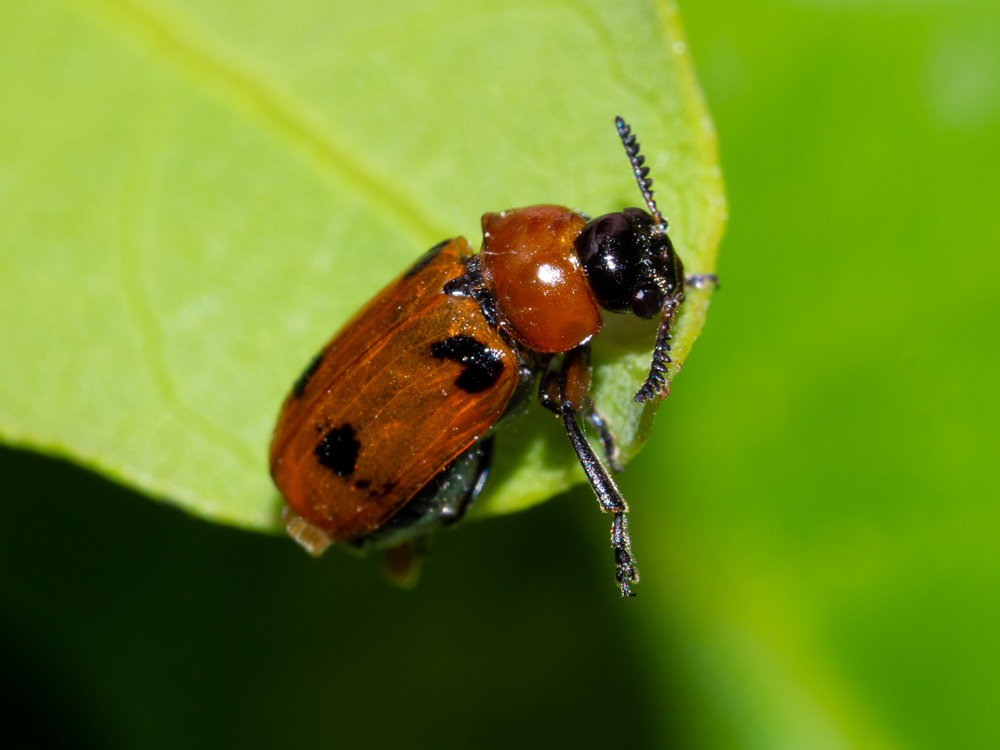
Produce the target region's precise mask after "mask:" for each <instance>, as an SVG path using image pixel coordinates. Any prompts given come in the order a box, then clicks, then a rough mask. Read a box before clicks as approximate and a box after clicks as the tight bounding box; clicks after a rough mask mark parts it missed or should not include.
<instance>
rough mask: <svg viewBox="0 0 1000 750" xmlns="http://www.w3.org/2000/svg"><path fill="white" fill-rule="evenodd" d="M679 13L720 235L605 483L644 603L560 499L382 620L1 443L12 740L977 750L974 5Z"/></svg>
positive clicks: (987, 297)
mask: <svg viewBox="0 0 1000 750" xmlns="http://www.w3.org/2000/svg"><path fill="white" fill-rule="evenodd" d="M681 10H682V12H683V18H684V22H685V26H686V29H687V33H688V43H689V47H690V50H691V52H692V54H693V56H694V59H695V61H696V63H697V67H698V73H699V76H700V80H701V82H702V85H703V87H704V89H705V93H706V97H707V99H708V103H709V106H710V108H711V111H712V114H713V116H714V118H715V120H716V126H717V129H718V132H719V138H720V144H721V149H722V163H723V170H724V174H725V177H726V181H727V186H728V195H729V199H730V205H731V212H730V223H729V229H728V233H727V237H726V240H725V241H724V244H723V248H722V253H721V256H720V258H721V260H720V268H719V271H720V274H721V275H722V277H723V289H722V291H721V292H720V293H719V294H718V295H717V296H716V297H715V299H714V301H713V307H712V310H711V313H710V315H709V317H708V324H707V327H706V330H705V333H704V334H703V336H702V338H701V339H700V340H699V342H698V345H697V346H696V347H695V349H694V352H693V355H692V357H691V358H690V359H689V360H688V362H687V364H686V366H685V369H684V371H683V373H682V374H681V375H680V376H679V377H678V378H677V379H676V381H675V384H674V388H673V393H672V395H671V396H670V398H669V399H668V400H667V402H666V404H665V406H664V408H663V409H662V410H661V412H660V414H659V417H658V420H657V429H656V430H655V431H654V434H653V437H652V439H651V440H650V442H649V444H648V445H647V447H646V449H645V450H644V452H643V453H641V454H640V456H639V458H638V459H636V460H635V461H634V462H633V463H632V464H631V465H630V466H629V467H628V470H627V471H626V472H625V474H624V475H622V478H621V482H620V483H621V485H622V488H623V491H624V493H625V495H626V497H628V498H630V499H631V503H632V507H633V532H634V537H635V542H634V543H635V549H636V551H637V552H638V554H639V560H640V563H641V566H642V572H643V578H644V583H643V584H642V585H641V586H640V588H639V591H640V596H639V597H638V598H637V599H635V600H632V601H626V602H623V601H620V600H619V599H618V598H617V597H616V596H615V595H614V590H613V588H612V587H611V586H610V584H609V582H608V580H607V579H608V569H607V568H608V559H607V558H608V552H607V549H606V548H605V544H606V535H607V523H606V519H605V518H604V517H601V516H600V515H599V514H598V513H597V512H596V508H595V503H594V501H593V499H592V497H591V495H590V492H589V490H587V489H586V488H579V489H578V490H576V491H574V492H572V493H570V494H568V495H566V496H563V497H560V498H557V499H555V500H553V501H551V502H548V503H546V504H544V505H542V506H540V507H537V508H535V509H533V510H531V511H529V512H526V513H522V514H517V515H513V516H506V517H503V518H498V519H493V520H490V521H488V522H482V523H472V524H468V525H467V526H465V527H464V528H463V529H462V530H461V532H460V533H454V534H447V535H443V536H442V537H441V538H440V539H439V540H438V542H437V544H435V546H434V548H433V550H432V555H431V557H430V558H429V560H428V561H427V564H426V567H425V571H424V576H423V579H422V581H421V583H420V585H419V586H418V587H417V589H415V590H414V591H411V592H400V591H396V590H393V589H390V588H388V587H387V586H385V585H384V584H383V583H382V581H381V579H380V575H379V572H378V570H377V566H375V565H373V564H370V563H366V562H364V561H359V560H355V559H353V558H351V557H349V556H346V555H336V554H333V555H329V556H328V557H327V558H325V559H324V560H323V561H322V563H320V564H317V563H315V562H314V561H312V560H311V559H309V558H307V557H306V556H305V555H303V554H302V553H301V552H300V551H299V550H298V549H297V548H295V547H294V546H293V545H291V544H289V543H288V542H287V541H286V540H284V539H281V538H269V537H265V536H258V535H254V534H249V533H244V532H240V531H237V530H234V529H231V528H226V527H221V526H215V525H211V524H208V523H204V522H200V521H196V520H194V519H192V518H189V517H187V516H185V515H183V514H181V513H179V512H177V511H174V510H171V509H170V508H167V507H163V506H160V505H156V504H153V503H150V502H147V501H145V500H144V499H143V498H141V497H139V496H137V495H133V494H131V493H129V492H128V491H126V490H124V489H121V488H119V487H117V486H115V485H113V484H110V483H109V482H107V481H105V480H103V479H100V478H98V477H96V476H94V475H91V474H89V473H87V472H85V471H82V470H79V469H76V468H73V467H71V466H68V465H65V464H62V463H59V462H56V461H53V460H50V459H46V458H42V457H38V456H34V455H31V454H27V453H20V452H14V451H8V450H5V451H3V452H2V453H0V476H2V477H3V482H4V494H5V496H6V498H5V500H6V501H5V502H3V503H0V677H2V679H3V680H4V682H6V683H7V684H6V685H4V686H3V687H4V688H5V689H4V693H6V694H7V695H12V696H15V699H13V700H8V701H6V702H5V703H4V706H3V708H2V709H0V711H2V712H3V714H4V721H5V725H6V726H7V727H8V728H10V727H15V726H24V727H30V728H31V729H32V730H33V731H34V732H35V737H36V738H38V739H39V741H40V740H41V739H44V738H46V737H47V738H48V739H51V740H53V741H56V742H59V743H61V744H63V745H67V746H70V745H71V746H73V747H112V748H119V747H120V748H126V747H127V748H132V747H142V748H157V747H163V748H168V747H169V748H173V747H179V746H194V747H202V746H237V745H239V746H243V747H269V746H282V747H316V746H327V745H330V746H338V747H362V746H367V747H370V746H375V747H393V746H405V747H436V748H437V747H469V746H475V747H509V746H512V745H515V744H516V745H519V746H529V747H536V746H537V747H540V746H549V745H558V746H580V747H591V746H598V745H608V744H610V743H618V744H619V745H620V746H623V747H625V746H628V747H684V748H717V747H754V748H779V747H785V748H841V747H843V748H849V747H870V748H885V747H908V748H909V747H912V748H944V747H947V748H956V747H963V748H984V747H996V746H1000V705H998V704H1000V697H998V696H1000V685H998V677H997V676H998V675H1000V648H998V645H997V633H998V631H1000V604H998V595H997V583H998V573H1000V551H998V548H1000V545H998V543H997V540H998V538H1000V509H998V503H997V501H998V498H1000V488H998V486H997V484H998V482H997V478H996V477H997V472H996V470H995V468H994V467H993V466H991V463H992V461H993V460H996V457H997V456H998V455H1000V445H998V439H997V427H996V425H997V417H998V410H997V400H998V399H997V389H996V381H997V375H996V372H997V366H998V359H1000V357H998V351H1000V348H998V346H997V338H998V337H997V333H996V326H997V323H998V316H997V311H998V301H997V297H998V296H997V294H996V292H995V291H994V290H993V289H992V282H993V279H994V277H995V276H996V271H997V267H998V265H1000V260H998V250H1000V221H998V219H997V215H998V208H997V207H998V205H1000V188H998V184H1000V181H998V179H997V177H996V174H995V169H996V167H997V165H998V164H1000V9H998V7H997V4H996V2H993V1H990V2H987V1H986V0H953V1H952V2H945V1H944V0H941V1H937V2H936V1H935V0H921V1H919V2H918V1H917V0H913V2H904V0H873V1H871V2H864V1H863V0H841V1H839V2H838V1H837V0H798V1H796V2H792V1H791V0H786V1H785V2H768V3H740V2H735V0H730V1H728V2H724V1H722V0H715V1H712V2H709V1H708V0H701V1H698V0H690V1H689V2H685V3H684V4H683V5H682V6H681ZM637 75H641V73H637ZM646 137H647V138H648V136H646ZM679 435H683V439H680V438H679V437H678V436H679ZM39 509H44V515H45V516H46V521H45V524H44V525H41V524H40V523H39V521H38V519H39V516H40V515H41V514H40V512H39ZM525 550H530V554H526V553H525ZM8 731H11V730H8Z"/></svg>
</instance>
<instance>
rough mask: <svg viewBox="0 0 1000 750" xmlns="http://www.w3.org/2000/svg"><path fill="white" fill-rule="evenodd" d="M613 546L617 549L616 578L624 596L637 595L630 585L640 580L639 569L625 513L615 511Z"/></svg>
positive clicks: (612, 534) (612, 526)
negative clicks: (633, 557) (633, 556)
mask: <svg viewBox="0 0 1000 750" xmlns="http://www.w3.org/2000/svg"><path fill="white" fill-rule="evenodd" d="M611 546H612V547H613V548H614V551H615V580H617V581H618V585H619V586H620V587H621V590H622V596H635V592H634V591H632V590H631V589H630V588H629V586H628V585H629V584H630V583H638V582H639V571H638V570H636V567H635V561H634V560H633V559H632V539H631V537H630V536H629V533H628V518H627V517H626V516H625V513H615V518H614V520H613V521H612V522H611Z"/></svg>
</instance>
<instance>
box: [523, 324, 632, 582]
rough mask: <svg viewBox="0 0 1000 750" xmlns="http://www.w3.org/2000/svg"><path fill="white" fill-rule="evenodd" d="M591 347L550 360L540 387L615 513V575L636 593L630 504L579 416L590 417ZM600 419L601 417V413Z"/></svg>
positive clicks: (603, 506) (605, 506)
mask: <svg viewBox="0 0 1000 750" xmlns="http://www.w3.org/2000/svg"><path fill="white" fill-rule="evenodd" d="M589 391H590V347H589V346H587V345H586V344H585V345H583V346H579V347H577V348H576V349H573V350H572V351H570V352H567V353H566V354H565V355H564V356H563V358H562V361H561V366H559V363H558V360H557V359H556V358H553V359H551V360H550V361H549V363H548V366H547V368H546V370H545V373H544V374H543V375H542V379H541V382H540V383H539V388H538V400H539V401H540V402H541V404H542V406H544V407H545V408H547V409H549V410H550V411H553V412H555V413H556V414H558V415H559V416H560V417H561V418H562V421H563V426H564V427H565V428H566V434H567V435H569V439H570V442H571V443H572V444H573V449H574V450H575V451H576V455H577V458H578V459H579V460H580V465H581V466H583V470H584V472H585V473H586V475H587V479H588V480H589V481H590V486H591V487H592V488H593V490H594V494H595V495H597V502H598V503H600V505H601V510H603V511H604V512H605V513H612V514H614V520H613V521H612V523H611V546H612V547H613V549H614V553H615V569H616V570H615V578H616V580H617V581H618V585H619V586H620V587H621V592H622V596H634V594H633V592H632V590H631V589H630V588H629V584H630V583H638V581H639V571H638V570H636V568H635V560H634V558H633V557H632V540H631V538H630V537H629V533H628V519H627V517H626V515H625V514H626V513H628V504H627V503H626V502H625V498H624V497H622V493H621V490H619V489H618V486H617V485H616V484H615V481H614V479H612V478H611V474H610V473H608V470H607V469H606V468H605V467H604V464H602V463H601V461H600V459H598V457H597V455H596V454H595V453H594V450H593V449H592V448H591V447H590V444H589V443H588V442H587V438H586V437H585V436H584V433H583V430H582V429H581V427H580V423H579V420H578V418H579V417H580V416H583V417H584V418H585V419H586V418H588V409H589V408H590V407H589V403H590V393H589ZM598 419H600V417H599V416H598Z"/></svg>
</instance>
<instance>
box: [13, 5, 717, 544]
mask: <svg viewBox="0 0 1000 750" xmlns="http://www.w3.org/2000/svg"><path fill="white" fill-rule="evenodd" d="M605 6H606V4H602V3H599V2H594V3H589V4H588V3H581V4H574V5H572V6H568V5H565V4H562V3H548V2H543V3H536V2H533V3H525V4H506V3H494V2H464V3H461V4H454V5H449V4H439V3H430V2H412V1H410V2H394V1H389V0H375V1H374V2H368V3H365V4H363V5H359V4H357V3H330V2H328V1H327V0H300V1H299V2H296V3H293V4H289V3H285V4H281V5H280V6H279V5H278V4H275V3H269V2H246V1H244V2H238V3H237V2H232V1H230V2H215V3H210V4H206V3H200V2H196V1H195V0H172V1H168V0H164V1H163V2H156V3H152V2H150V3H140V2H137V1H134V0H91V1H89V2H69V1H68V0H67V1H66V2H57V1H56V0H7V2H6V3H4V6H3V9H2V10H0V101H3V103H4V110H5V115H4V117H3V118H0V196H2V202H0V238H2V242H3V249H2V252H0V318H2V319H3V320H4V321H6V323H5V331H4V335H3V337H2V339H0V362H3V367H2V369H0V434H2V436H3V439H4V440H6V441H7V442H9V443H12V444H17V445H23V446H29V447H32V448H35V449H38V450H42V451H46V452H49V453H54V454H57V455H62V456H65V457H68V458H70V459H72V460H74V461H78V462H81V463H83V464H85V465H87V466H89V467H92V468H93V469H95V470H98V471H101V472H103V473H105V474H107V475H109V476H112V477H114V478H116V479H118V480H119V481H121V482H123V483H126V484H128V485H131V486H133V487H135V488H137V489H140V490H142V491H143V492H146V493H148V494H150V495H152V496H155V497H158V498H162V499H165V500H168V501H170V502H172V503H176V504H177V505H179V506H181V507H183V508H185V509H187V510H189V511H191V512H193V513H196V514H198V515H201V516H204V517H206V518H210V519H213V520H216V521H222V522H227V523H232V524H236V525H240V526H245V527H250V528H258V529H273V528H275V527H276V525H277V518H278V508H279V507H280V498H279V497H278V495H277V492H276V491H275V489H274V488H273V486H272V484H271V481H270V478H269V476H268V470H267V461H266V456H267V446H268V442H269V438H270V432H271V429H272V425H273V422H274V419H275V417H276V413H277V410H278V407H279V405H280V403H281V400H282V398H283V396H284V395H285V393H286V392H287V390H288V389H289V388H290V386H291V384H292V383H293V381H294V380H295V378H296V375H297V374H298V372H299V371H300V370H301V369H302V367H303V366H304V365H305V364H306V363H307V362H308V361H309V359H310V357H311V355H312V354H313V353H314V352H315V351H316V350H318V349H319V348H320V346H321V345H322V344H323V343H324V342H325V341H326V340H327V339H328V338H329V337H330V336H331V335H332V334H333V333H334V332H335V331H336V329H337V328H338V326H340V325H341V324H342V323H343V322H344V321H345V320H346V319H347V317H348V316H349V315H350V314H351V313H352V311H353V310H354V309H355V308H357V307H358V306H359V305H360V304H361V303H362V302H364V301H365V300H366V299H367V298H369V297H370V296H371V295H372V294H373V293H375V292H376V291H377V290H378V289H379V288H380V287H381V286H382V285H384V284H385V283H386V282H388V281H389V280H390V279H391V278H392V277H393V276H394V275H396V273H398V272H399V271H400V269H402V268H404V267H405V265H406V264H407V263H408V262H409V261H411V260H412V259H413V258H415V257H417V255H418V254H420V253H421V252H422V251H423V250H425V249H426V248H427V247H429V246H430V245H432V244H434V243H436V242H437V241H439V240H441V239H443V238H445V237H450V236H455V235H458V234H464V235H465V236H467V237H469V238H470V239H471V240H472V241H473V242H478V240H479V232H478V222H479V216H480V215H481V214H482V213H483V212H485V211H493V210H499V209H503V208H507V207H512V206H519V205H527V204H532V203H539V202H559V203H565V204H567V205H570V206H574V207H579V208H580V209H582V210H584V211H586V212H587V213H589V214H592V215H597V214H599V213H603V212H605V211H610V210H616V209H619V208H620V207H622V206H625V205H634V204H636V203H637V202H638V195H637V193H636V190H635V186H634V184H633V183H632V181H631V174H630V172H629V170H628V167H627V162H626V161H625V157H624V156H623V154H622V153H621V147H620V145H619V143H618V141H617V137H616V134H615V131H614V127H613V124H612V118H613V116H614V115H615V114H618V113H621V114H622V115H623V116H625V117H626V119H628V120H629V121H630V122H631V123H632V125H633V127H634V129H635V130H636V132H637V133H638V134H639V135H640V136H641V140H642V143H643V146H644V151H645V153H646V155H647V159H648V163H649V165H650V166H651V167H652V174H653V175H654V177H655V178H656V189H657V195H658V200H659V202H660V204H661V207H662V208H663V209H664V210H665V211H666V212H667V214H668V215H669V216H670V218H671V220H672V223H673V227H674V229H673V231H672V236H673V237H674V240H675V243H676V244H677V246H678V249H679V251H680V253H681V255H682V257H683V259H684V261H685V263H686V264H687V266H688V268H689V270H690V271H693V272H707V271H711V270H712V269H713V268H714V261H715V251H716V247H717V244H718V241H719V237H720V233H721V226H722V222H723V220H724V215H725V202H724V198H723V193H722V187H721V179H720V175H719V171H718V167H717V165H716V151H715V141H714V133H713V131H712V129H711V123H710V121H709V119H708V116H707V114H706V111H705V108H704V106H703V103H702V100H701V97H700V94H699V91H698V88H697V86H696V84H695V82H694V78H693V75H692V72H691V67H690V63H689V60H688V59H687V54H686V51H685V47H684V43H683V41H682V39H681V36H680V32H679V30H678V26H677V19H676V16H675V11H674V9H673V7H672V6H671V5H670V4H668V3H665V2H660V3H649V2H641V1H640V0H629V2H625V3H622V4H616V6H617V7H615V8H614V9H611V8H610V7H605ZM526 30H527V31H529V32H530V33H525V31H526ZM707 295H708V292H707V291H704V292H698V293H695V294H692V295H691V300H690V301H689V302H688V303H687V305H686V308H685V311H684V314H683V316H682V318H681V320H680V323H679V329H678V330H679V336H678V340H677V344H678V346H677V351H676V354H677V359H678V361H681V360H682V359H683V357H684V356H685V355H686V353H687V351H688V350H689V349H690V346H691V343H692V341H693V340H694V338H695V336H696V335H697V334H698V331H699V330H700V328H701V324H702V321H703V318H704V314H705V308H706V307H707V304H708V300H707ZM609 327H611V328H613V336H612V335H607V336H603V337H602V340H603V341H604V342H605V343H604V344H603V345H601V346H600V347H598V349H597V351H596V362H597V375H596V378H597V402H598V406H599V408H601V409H602V410H603V411H604V412H606V413H607V415H608V416H609V417H610V419H611V422H612V424H613V426H614V428H615V429H616V430H617V431H618V432H619V433H620V436H621V437H622V439H623V442H624V444H625V448H626V455H630V454H631V453H633V452H634V450H635V449H636V447H637V446H638V443H639V442H641V440H642V439H643V437H644V433H645V431H646V430H647V429H648V425H649V420H650V419H651V417H652V414H651V413H650V412H649V411H648V410H647V411H643V410H642V409H640V408H638V407H637V406H634V405H633V404H632V401H631V394H632V392H634V390H635V389H636V387H637V385H638V384H639V383H640V382H641V380H642V377H643V375H644V373H645V369H646V367H647V366H648V357H649V349H650V347H651V344H652V339H653V336H654V329H653V328H652V327H650V326H648V325H640V324H638V323H636V322H635V321H624V322H617V321H616V322H614V323H613V324H611V325H610V326H609ZM612 338H613V340H614V343H611V339H612ZM535 412H536V413H534V414H533V415H532V416H531V417H529V418H526V419H523V420H522V421H521V423H520V424H518V425H517V426H516V427H514V428H512V429H511V430H510V432H509V433H505V435H504V438H505V439H504V440H502V441H501V443H500V445H499V449H500V452H499V456H498V461H497V465H498V470H497V475H496V478H495V481H494V482H493V483H492V487H491V491H490V494H489V495H488V496H487V497H486V498H485V499H484V503H483V507H482V510H483V511H485V512H501V511H508V510H512V509H515V508H519V507H524V506H526V505H529V504H531V503H534V502H537V501H539V500H541V499H543V498H545V497H548V496H550V495H552V494H554V493H556V492H558V491H560V490H562V489H564V488H566V487H567V486H569V485H570V484H571V483H574V482H577V481H580V480H581V479H582V474H581V473H580V471H579V468H578V467H577V466H576V462H575V460H574V458H573V454H572V451H570V450H568V449H567V448H568V444H567V442H566V439H565V436H560V435H559V434H558V433H559V430H558V425H557V424H556V422H555V420H553V419H551V418H549V417H546V416H545V415H543V414H541V413H539V412H538V410H535Z"/></svg>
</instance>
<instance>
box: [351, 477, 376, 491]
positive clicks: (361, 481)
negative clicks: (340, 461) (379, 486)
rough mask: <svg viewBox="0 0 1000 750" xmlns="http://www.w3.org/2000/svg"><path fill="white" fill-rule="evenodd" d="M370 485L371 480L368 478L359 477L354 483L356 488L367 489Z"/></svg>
mask: <svg viewBox="0 0 1000 750" xmlns="http://www.w3.org/2000/svg"><path fill="white" fill-rule="evenodd" d="M371 486H372V480H370V479H359V480H358V481H357V482H355V483H354V489H356V490H367V489H368V488H369V487H371Z"/></svg>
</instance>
